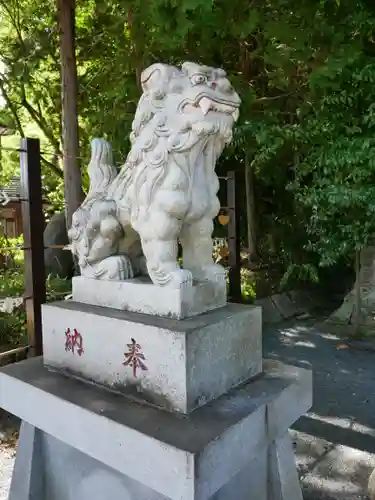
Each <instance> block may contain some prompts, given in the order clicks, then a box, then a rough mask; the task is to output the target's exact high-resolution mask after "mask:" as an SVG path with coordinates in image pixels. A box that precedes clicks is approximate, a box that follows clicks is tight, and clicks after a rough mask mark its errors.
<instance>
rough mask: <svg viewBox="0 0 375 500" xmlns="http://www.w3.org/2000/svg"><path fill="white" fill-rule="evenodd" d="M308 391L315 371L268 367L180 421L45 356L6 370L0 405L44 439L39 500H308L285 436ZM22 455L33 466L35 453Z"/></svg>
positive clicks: (20, 480) (1, 375)
mask: <svg viewBox="0 0 375 500" xmlns="http://www.w3.org/2000/svg"><path fill="white" fill-rule="evenodd" d="M294 386H300V388H299V389H298V390H295V389H293V387H294ZM291 388H292V390H291ZM300 392H311V374H310V376H308V374H307V373H306V370H304V369H300V368H298V369H296V368H295V367H289V366H285V365H282V364H280V363H276V362H272V363H271V364H270V365H269V364H268V362H266V363H265V374H264V376H263V377H262V378H260V379H257V380H255V381H252V382H250V383H248V384H245V385H243V386H241V387H239V388H237V389H236V390H234V391H231V392H230V393H228V394H226V395H224V396H222V397H221V398H219V399H217V400H216V401H214V402H212V403H211V404H209V405H207V406H205V407H203V408H200V409H198V410H196V411H195V412H193V413H192V414H191V415H188V416H187V417H185V418H181V417H180V416H178V415H176V414H173V413H169V412H165V411H162V410H159V409H157V408H154V407H150V406H148V405H144V404H136V403H134V402H132V401H131V400H129V399H128V398H126V397H119V396H118V395H115V394H112V393H111V392H110V391H106V390H104V389H100V388H98V387H95V386H93V385H89V384H86V383H84V382H82V381H79V380H75V379H73V378H69V377H65V376H63V375H61V374H59V373H51V372H49V371H48V370H47V369H46V368H45V367H44V366H43V363H42V360H41V359H30V360H26V361H24V362H21V363H17V364H14V365H10V366H7V367H5V368H3V369H1V370H0V406H2V407H4V408H5V409H6V410H8V411H9V412H11V413H14V414H16V415H18V416H20V417H21V418H22V419H23V420H26V421H28V422H30V424H31V425H32V426H35V427H37V428H39V429H40V432H41V434H42V439H43V454H40V456H39V464H40V468H39V470H38V471H37V472H36V473H38V474H39V475H40V476H42V474H44V478H45V485H46V492H45V496H41V497H38V500H49V499H50V498H53V499H54V500H67V499H72V500H73V499H74V500H75V499H77V498H79V500H91V499H95V500H117V499H118V498H123V499H126V500H166V499H171V500H248V499H249V498H251V499H254V500H255V499H256V500H269V499H272V500H275V499H278V500H300V499H301V496H300V490H299V485H298V478H297V474H296V473H295V465H294V457H293V454H292V453H291V443H290V439H289V437H288V436H287V429H288V427H289V426H290V425H291V424H292V423H293V419H295V418H296V416H298V415H300V414H302V413H305V412H306V411H307V410H308V409H309V406H308V404H307V403H306V399H304V400H302V401H301V400H298V399H295V394H296V393H300ZM275 399H278V400H279V401H282V402H283V405H288V406H293V407H294V408H295V411H294V413H293V415H294V416H293V419H292V420H291V419H290V418H291V417H289V419H288V418H286V419H277V418H275V416H274V415H273V412H274V411H279V410H280V407H277V405H275V404H273V402H274V401H275ZM41 409H44V411H41ZM45 409H48V411H45ZM282 413H283V415H288V414H289V416H291V413H289V412H288V411H283V412H282ZM267 416H271V418H272V419H273V421H274V422H278V425H279V427H278V428H277V429H275V428H274V429H273V430H272V431H271V430H270V429H269V428H268V419H267ZM274 431H275V432H274ZM276 436H282V437H281V438H277V437H276ZM21 439H23V438H22V437H21ZM21 445H22V443H21ZM20 450H21V447H20ZM23 450H24V451H22V450H21V451H20V452H19V454H18V456H17V461H20V462H21V461H23V463H24V464H25V463H27V461H31V460H32V459H33V453H32V448H31V447H28V449H27V450H26V451H25V448H24V449H23ZM16 470H18V473H17V474H16V475H15V477H14V480H13V485H12V488H16V485H18V487H20V485H21V488H22V484H25V483H26V482H27V481H29V479H28V478H27V477H25V475H24V474H22V473H21V472H20V469H19V468H18V469H17V468H16ZM24 489H27V488H24ZM270 492H272V493H273V496H270ZM26 498H32V499H33V500H34V497H33V496H29V497H17V500H26ZM12 500H13V498H12Z"/></svg>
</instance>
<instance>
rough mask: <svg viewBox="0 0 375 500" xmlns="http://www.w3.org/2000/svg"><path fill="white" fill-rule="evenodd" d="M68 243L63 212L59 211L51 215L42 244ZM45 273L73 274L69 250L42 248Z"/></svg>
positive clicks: (69, 275) (69, 276) (61, 275)
mask: <svg viewBox="0 0 375 500" xmlns="http://www.w3.org/2000/svg"><path fill="white" fill-rule="evenodd" d="M68 243H69V240H68V235H67V230H66V222H65V214H64V213H59V214H55V215H53V216H52V217H51V220H50V221H49V223H48V224H47V226H46V228H45V230H44V245H45V246H47V245H67V244H68ZM44 262H45V266H46V273H47V274H53V275H58V276H60V277H61V278H71V277H72V276H73V270H74V264H73V258H72V254H71V252H69V251H67V250H63V249H59V248H46V249H45V250H44Z"/></svg>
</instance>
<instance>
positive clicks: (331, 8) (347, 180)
mask: <svg viewBox="0 0 375 500" xmlns="http://www.w3.org/2000/svg"><path fill="white" fill-rule="evenodd" d="M0 18H1V28H0V47H1V51H0V58H1V61H2V63H3V70H2V71H1V72H0V90H1V92H2V95H3V98H4V102H3V108H2V109H1V110H0V121H2V122H6V123H7V124H9V125H10V126H12V127H14V129H15V130H16V131H17V134H18V136H19V135H26V134H28V135H30V134H31V135H33V134H37V135H39V136H41V137H42V140H43V150H44V152H45V154H44V163H43V168H44V188H45V192H46V196H47V197H49V199H50V202H51V204H52V205H53V207H55V208H56V209H57V208H61V207H62V205H63V196H62V170H61V162H60V159H61V158H60V154H61V127H60V118H61V117H60V111H61V97H60V80H59V54H58V32H57V24H56V17H55V5H54V2H53V1H52V0H43V2H42V1H41V0H34V1H33V2H27V1H26V0H0ZM76 26H77V40H76V45H77V58H78V59H77V60H78V75H79V76H78V78H79V112H80V115H79V124H80V137H81V156H82V157H83V159H84V161H83V164H85V162H86V163H87V159H88V154H89V140H90V138H91V137H93V136H104V137H106V138H107V139H109V140H110V141H111V143H112V145H113V148H114V152H115V159H116V162H117V163H118V164H119V163H121V161H123V160H124V158H125V156H126V153H127V150H128V147H129V144H128V136H129V130H130V125H131V121H132V117H133V114H134V110H135V106H136V102H137V100H138V98H139V94H140V90H139V85H138V82H139V76H140V73H141V71H142V69H143V68H145V67H146V66H147V65H148V64H150V63H152V62H155V61H159V60H161V61H165V62H170V63H176V64H178V63H180V62H181V61H183V60H186V59H191V60H197V61H201V62H204V63H205V64H211V65H215V66H222V67H224V68H225V69H226V70H227V72H228V74H229V76H230V78H231V80H232V81H233V83H234V85H235V86H236V88H237V89H238V91H239V93H240V94H241V98H242V100H243V104H242V109H241V118H240V122H239V124H238V127H237V130H236V133H235V141H234V143H233V145H232V146H231V148H230V149H228V150H227V151H226V153H225V155H224V156H223V158H222V159H221V161H220V165H219V166H218V171H219V173H223V172H225V171H226V170H228V169H229V168H231V169H232V168H235V169H236V170H237V172H238V175H239V177H240V179H241V176H244V175H245V170H246V168H250V169H251V172H252V175H253V177H252V178H253V189H254V193H255V204H254V207H255V208H254V207H253V209H254V210H255V221H256V230H257V231H256V234H257V238H256V245H257V248H258V254H259V257H260V263H261V264H265V265H267V266H269V267H270V268H272V269H274V271H275V274H276V275H277V276H278V282H280V283H281V285H283V286H284V285H285V286H286V285H288V283H289V284H290V283H291V282H293V283H294V282H296V281H298V282H301V281H315V282H316V281H318V280H319V279H322V277H324V276H327V274H325V273H324V272H323V271H322V266H326V267H327V266H328V267H329V268H330V269H333V268H334V266H340V273H341V270H342V269H345V268H346V267H347V266H348V265H351V261H352V256H353V252H354V251H355V250H356V249H358V248H361V247H362V246H363V245H364V244H365V243H366V241H367V239H368V237H369V235H371V234H372V233H373V232H374V229H375V228H374V222H373V221H374V217H373V215H374V211H375V203H374V201H373V200H374V194H375V193H374V171H375V163H374V161H375V160H374V154H373V153H374V146H375V144H374V140H375V139H374V133H373V132H374V130H373V128H374V124H375V121H374V120H375V104H374V102H375V101H374V97H375V95H374V92H375V91H374V79H375V61H374V56H375V41H374V27H375V7H374V6H373V4H372V3H371V2H370V1H368V0H321V1H319V2H317V1H316V0H298V1H296V0H252V1H250V2H248V1H246V2H245V1H244V0H231V1H230V2H228V1H227V0H181V1H179V2H177V1H175V0H142V2H141V0H133V1H130V0H129V1H123V0H97V1H94V0H78V1H77V12H76ZM17 140H18V139H17V137H16V136H15V137H12V138H9V139H6V140H3V143H5V142H6V141H7V143H8V144H17ZM245 158H247V159H248V166H246V165H247V163H246V162H245ZM17 161H18V159H17V158H16V156H15V155H12V154H11V153H6V152H4V155H3V162H2V163H3V169H2V172H1V175H2V177H3V178H4V179H6V178H9V177H10V176H11V175H14V174H15V173H17V168H18V167H17ZM239 199H240V208H241V214H243V215H242V217H241V228H242V229H241V238H242V241H243V246H244V247H246V246H247V240H246V192H245V187H244V183H243V182H239ZM336 269H338V268H337V267H336ZM328 276H329V277H330V278H329V279H330V280H331V279H332V273H330V274H328Z"/></svg>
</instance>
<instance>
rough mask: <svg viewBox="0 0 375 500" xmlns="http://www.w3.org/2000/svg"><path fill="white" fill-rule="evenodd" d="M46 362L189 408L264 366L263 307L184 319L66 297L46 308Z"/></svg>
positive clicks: (165, 403)
mask: <svg viewBox="0 0 375 500" xmlns="http://www.w3.org/2000/svg"><path fill="white" fill-rule="evenodd" d="M42 312H43V352H44V362H45V363H46V365H48V366H50V367H53V368H55V369H59V370H64V371H67V372H69V373H71V374H74V375H76V376H79V377H82V378H85V379H89V380H92V381H94V382H96V383H99V384H101V385H103V386H106V387H109V388H111V389H114V390H116V391H119V392H122V393H125V394H128V395H131V396H133V397H136V398H141V399H143V400H145V401H148V402H150V403H153V404H155V405H157V406H161V407H164V408H166V409H168V410H173V411H179V412H182V413H189V412H190V411H192V410H193V409H194V408H197V407H199V406H202V405H203V404H205V403H207V402H209V401H211V400H212V399H215V398H216V397H218V396H220V395H221V394H223V393H225V392H226V391H228V390H229V389H231V388H232V387H233V386H235V385H237V384H239V383H242V382H244V381H245V380H247V379H249V378H252V377H254V376H256V375H258V374H259V373H260V372H261V371H262V330H261V329H262V325H261V323H262V320H261V309H260V308H259V307H253V306H244V305H239V304H230V305H227V306H226V307H223V308H221V309H218V310H216V311H211V312H208V313H206V314H201V315H199V316H195V317H192V318H188V319H184V320H176V319H167V318H160V317H157V316H149V315H145V314H136V313H131V312H127V311H117V310H115V309H110V308H104V307H98V306H90V305H87V304H81V303H77V302H71V301H60V302H55V303H52V304H46V305H43V306H42Z"/></svg>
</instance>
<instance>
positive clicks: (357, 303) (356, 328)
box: [352, 250, 362, 336]
mask: <svg viewBox="0 0 375 500" xmlns="http://www.w3.org/2000/svg"><path fill="white" fill-rule="evenodd" d="M361 306H362V300H361V251H360V250H356V252H355V285H354V310H353V321H352V324H353V334H354V335H355V336H356V335H358V334H359V332H360V329H361V319H362V318H361V317H362V313H361Z"/></svg>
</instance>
